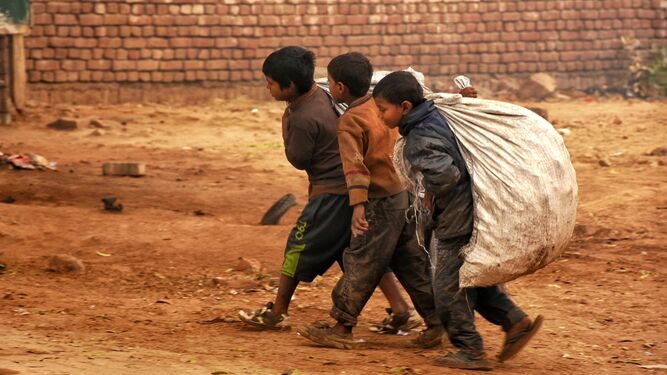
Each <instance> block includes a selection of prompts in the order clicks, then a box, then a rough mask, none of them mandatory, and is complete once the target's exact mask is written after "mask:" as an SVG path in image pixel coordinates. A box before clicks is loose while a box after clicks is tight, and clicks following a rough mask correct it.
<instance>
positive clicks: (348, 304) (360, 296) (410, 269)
mask: <svg viewBox="0 0 667 375" xmlns="http://www.w3.org/2000/svg"><path fill="white" fill-rule="evenodd" d="M407 206H408V195H407V193H406V192H402V193H399V194H397V195H394V196H391V197H388V198H380V199H371V200H370V201H369V202H367V203H366V220H368V223H369V229H368V231H367V232H365V233H364V234H362V235H359V236H357V237H354V238H352V239H351V240H350V246H349V247H348V248H346V249H345V251H344V252H343V265H344V267H345V273H344V274H343V276H342V277H341V278H340V280H338V283H337V284H336V286H335V287H334V289H333V291H332V292H331V298H332V300H333V305H334V306H333V308H332V309H331V316H332V317H333V318H334V319H336V320H337V321H338V322H340V323H342V324H344V325H347V326H355V325H356V324H357V317H358V316H359V315H360V314H361V311H362V310H363V308H364V306H365V305H366V303H367V302H368V300H369V299H370V298H371V296H372V295H373V291H374V290H375V288H376V287H377V285H378V283H379V282H380V279H381V278H382V276H383V275H384V273H385V271H386V269H387V267H390V268H391V269H392V270H393V271H394V274H395V275H396V277H397V278H398V281H399V282H400V283H401V285H403V287H404V288H405V290H406V291H407V292H408V295H409V296H410V299H411V300H412V303H413V305H414V306H415V309H416V310H417V312H418V313H419V315H421V317H422V318H423V319H424V321H425V322H426V324H427V325H428V326H434V325H440V324H441V323H440V319H439V317H438V315H437V313H436V310H435V303H434V299H433V288H432V284H431V278H430V272H429V270H430V262H429V260H428V254H427V253H426V252H425V251H424V250H423V249H422V248H420V247H419V245H418V243H417V239H416V236H415V224H414V223H408V222H407V221H406V217H405V210H406V209H407Z"/></svg>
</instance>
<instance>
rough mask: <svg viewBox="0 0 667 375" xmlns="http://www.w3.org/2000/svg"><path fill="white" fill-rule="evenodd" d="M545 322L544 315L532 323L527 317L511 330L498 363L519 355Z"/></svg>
mask: <svg viewBox="0 0 667 375" xmlns="http://www.w3.org/2000/svg"><path fill="white" fill-rule="evenodd" d="M543 320H544V317H542V315H538V316H537V317H536V318H535V320H534V321H532V322H531V321H530V319H528V318H527V317H526V318H524V319H523V320H521V321H520V322H518V323H517V324H515V325H514V326H513V327H512V328H510V330H509V331H507V334H506V336H505V343H504V344H503V349H502V350H501V351H500V354H498V361H499V362H505V361H507V360H508V359H510V358H512V357H514V356H515V355H517V354H519V352H520V351H521V349H523V348H524V347H525V346H526V344H528V342H529V341H530V339H532V338H533V336H535V334H536V333H537V331H538V330H539V329H540V327H541V326H542V321H543Z"/></svg>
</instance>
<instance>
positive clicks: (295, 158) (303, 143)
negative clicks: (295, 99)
mask: <svg viewBox="0 0 667 375" xmlns="http://www.w3.org/2000/svg"><path fill="white" fill-rule="evenodd" d="M285 125H286V126H283V131H284V133H283V139H284V141H285V156H287V160H288V161H289V162H290V164H292V165H293V166H294V168H296V169H302V170H303V169H306V168H308V167H309V166H310V162H311V161H312V159H313V152H314V150H315V135H314V134H313V133H314V131H315V129H316V127H317V124H316V123H315V122H312V121H307V122H292V123H289V124H285Z"/></svg>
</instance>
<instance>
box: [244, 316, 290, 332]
mask: <svg viewBox="0 0 667 375" xmlns="http://www.w3.org/2000/svg"><path fill="white" fill-rule="evenodd" d="M239 319H240V320H241V321H242V322H243V323H245V324H247V325H249V326H252V327H254V328H257V329H258V330H261V331H289V330H291V329H292V327H290V326H269V325H266V324H264V323H260V322H256V321H254V320H252V319H251V318H247V317H245V316H243V315H241V313H240V312H239Z"/></svg>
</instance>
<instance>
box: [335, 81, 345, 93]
mask: <svg viewBox="0 0 667 375" xmlns="http://www.w3.org/2000/svg"><path fill="white" fill-rule="evenodd" d="M336 88H337V89H338V92H340V93H341V94H345V90H347V86H345V84H344V83H343V82H336Z"/></svg>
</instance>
